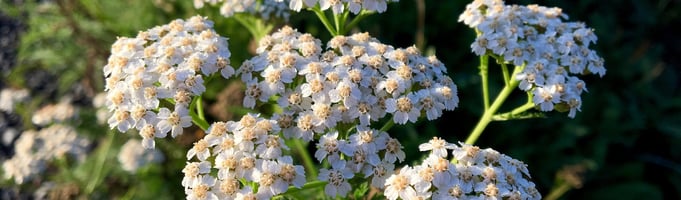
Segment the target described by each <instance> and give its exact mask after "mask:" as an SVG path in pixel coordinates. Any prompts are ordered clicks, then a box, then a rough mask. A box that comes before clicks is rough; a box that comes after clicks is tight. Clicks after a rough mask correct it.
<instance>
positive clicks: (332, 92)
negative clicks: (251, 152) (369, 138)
mask: <svg viewBox="0 0 681 200" xmlns="http://www.w3.org/2000/svg"><path fill="white" fill-rule="evenodd" d="M326 46H327V49H326V50H325V51H324V49H323V48H322V46H321V41H320V40H319V39H316V38H314V37H313V36H312V35H310V34H302V33H299V32H297V31H296V30H294V29H292V28H290V27H283V28H281V29H280V30H279V31H278V32H276V33H274V34H272V35H269V36H265V37H264V38H262V39H261V40H260V45H259V46H258V48H257V53H258V55H256V56H255V57H253V58H251V59H249V60H246V61H244V62H243V63H242V65H241V67H240V68H239V69H237V75H238V76H241V80H242V81H243V82H245V83H246V92H245V97H244V101H243V104H244V107H248V108H253V107H254V106H255V105H256V103H257V102H258V101H260V102H267V101H269V99H270V98H271V97H277V98H278V99H277V102H278V104H279V106H280V107H281V108H283V113H281V114H275V116H274V117H273V119H275V120H277V121H278V122H279V125H280V126H281V128H282V129H284V135H285V136H287V137H295V138H303V139H304V140H306V141H310V140H312V139H313V138H314V134H315V133H326V131H325V130H327V129H331V128H333V127H335V126H336V124H338V123H357V122H359V125H360V126H368V125H370V123H371V122H372V121H377V120H379V119H381V118H383V117H384V116H386V114H388V113H390V114H392V116H393V120H394V122H395V123H397V124H405V123H407V122H416V120H417V119H418V118H419V117H421V116H425V117H426V118H428V119H429V120H433V119H436V118H438V117H440V116H441V115H442V111H443V110H453V109H454V108H456V106H457V104H458V101H459V99H458V97H457V87H456V85H455V84H454V82H453V81H452V79H451V78H449V77H448V76H447V75H446V67H445V66H444V64H442V63H441V62H440V61H439V60H438V59H437V58H435V57H434V56H430V57H422V56H420V55H419V51H418V49H416V48H415V47H409V48H407V49H402V48H394V47H392V46H390V45H386V44H382V43H380V42H379V41H378V40H376V39H375V38H372V37H371V36H369V34H368V33H358V34H354V35H351V36H336V37H334V38H333V39H331V41H329V42H328V44H327V45H326Z"/></svg>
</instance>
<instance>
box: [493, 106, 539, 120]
mask: <svg viewBox="0 0 681 200" xmlns="http://www.w3.org/2000/svg"><path fill="white" fill-rule="evenodd" d="M532 108H534V103H533V102H532V101H528V102H527V103H525V104H523V105H522V106H518V107H517V108H515V109H513V110H511V112H507V113H501V114H496V115H494V116H492V120H493V121H506V120H510V119H517V116H518V115H520V114H522V113H524V112H525V111H527V110H529V109H532Z"/></svg>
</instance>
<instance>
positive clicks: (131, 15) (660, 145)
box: [0, 0, 681, 199]
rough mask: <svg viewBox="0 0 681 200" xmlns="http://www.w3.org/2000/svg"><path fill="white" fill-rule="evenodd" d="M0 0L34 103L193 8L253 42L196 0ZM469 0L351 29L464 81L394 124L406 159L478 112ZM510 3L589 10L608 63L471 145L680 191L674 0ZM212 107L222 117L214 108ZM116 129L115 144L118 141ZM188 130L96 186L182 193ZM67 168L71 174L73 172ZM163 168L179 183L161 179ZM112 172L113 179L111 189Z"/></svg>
mask: <svg viewBox="0 0 681 200" xmlns="http://www.w3.org/2000/svg"><path fill="white" fill-rule="evenodd" d="M0 2H1V3H0V12H1V13H2V14H0V17H1V18H2V20H1V22H2V24H1V25H2V27H3V30H2V31H4V29H5V27H9V28H7V29H12V30H15V31H17V30H18V32H19V34H18V35H19V37H18V38H17V39H20V40H17V41H16V44H15V45H7V44H10V43H11V41H7V44H6V45H5V46H3V49H2V51H3V52H9V53H5V54H3V55H5V56H3V57H2V59H3V60H2V62H13V65H12V66H9V65H8V66H7V67H5V66H4V65H3V66H2V68H1V70H2V71H0V87H16V88H29V89H30V90H31V96H33V97H34V98H32V99H33V101H34V102H33V103H31V104H30V105H32V106H33V107H34V108H35V107H38V106H39V105H41V104H45V103H46V102H56V101H58V100H59V97H61V96H63V95H71V96H73V97H74V99H75V100H76V101H75V102H76V103H80V104H82V105H89V104H90V102H91V98H92V97H93V96H94V95H95V94H96V93H99V92H101V91H102V88H103V81H102V79H103V78H102V74H101V67H102V66H104V64H105V63H106V59H107V58H108V54H109V52H110V46H111V44H112V43H113V42H114V41H115V40H116V37H117V36H127V37H134V36H135V35H136V34H137V32H138V31H141V30H146V29H149V28H151V27H153V26H157V25H161V24H166V23H168V22H169V21H171V20H173V19H176V18H188V17H189V16H193V15H196V14H201V15H204V16H208V18H209V19H211V20H213V21H215V23H216V31H218V32H219V33H220V34H221V35H223V36H225V37H229V38H230V39H229V43H230V50H231V52H232V54H233V55H232V63H233V65H234V66H238V63H241V61H243V60H245V59H247V58H249V57H250V56H251V53H250V52H249V45H252V42H253V41H252V40H251V38H250V35H249V33H248V32H247V31H246V30H245V28H244V27H243V26H241V25H240V24H239V23H238V22H237V21H235V20H234V19H227V18H224V17H222V16H220V15H219V13H218V11H217V9H216V8H212V9H201V10H197V9H194V8H193V6H192V2H191V1H180V0H151V1H136V0H120V1H107V0H57V1H28V0H25V1H21V0H2V1H0ZM468 3H469V1H461V0H453V1H441V0H401V1H400V2H399V3H392V4H390V5H389V8H388V10H387V12H385V13H383V14H377V15H372V16H370V17H368V18H367V19H366V20H364V21H362V22H361V23H360V24H359V26H358V27H357V28H356V31H368V32H369V33H371V35H372V36H374V37H376V38H378V39H379V40H381V41H382V42H383V43H386V44H392V45H393V46H396V47H407V46H411V45H413V44H416V45H417V46H418V47H420V48H421V49H422V51H423V52H425V53H427V54H434V55H437V57H438V58H439V59H440V60H441V61H443V62H444V63H445V64H446V66H447V67H448V70H449V74H450V76H452V78H453V79H454V81H455V83H456V84H457V85H458V87H459V98H460V99H461V103H460V104H459V108H458V109H457V110H455V111H452V112H446V113H445V114H444V116H443V117H442V118H440V119H438V120H435V121H434V122H419V123H417V124H412V125H405V126H402V127H399V128H393V130H392V131H391V135H393V136H394V137H398V138H400V141H402V142H403V145H404V146H405V151H406V152H407V157H408V158H410V159H412V160H417V159H418V158H419V156H420V155H421V154H420V153H419V152H418V151H417V150H416V149H417V146H418V144H420V143H422V142H426V141H427V140H429V139H430V138H432V137H433V136H439V137H443V138H445V139H447V140H448V141H462V140H465V138H466V137H467V134H468V133H469V132H470V131H471V130H472V129H473V126H474V125H475V123H476V122H477V119H478V118H479V116H480V115H482V100H481V92H480V91H481V90H480V85H481V84H480V78H479V76H478V75H477V73H478V72H477V65H478V58H477V57H475V56H474V55H473V53H471V51H470V48H469V46H470V44H471V42H472V41H473V39H474V32H473V31H472V30H470V29H469V28H468V27H467V26H465V25H464V24H462V23H458V22H457V19H458V15H459V14H460V13H461V12H462V11H463V10H464V8H465V5H466V4H468ZM506 4H522V5H526V4H539V5H543V6H549V7H554V6H556V7H560V8H562V9H563V12H564V13H566V14H568V15H569V16H570V21H582V22H585V23H586V24H587V26H589V27H592V28H594V29H595V33H596V35H597V36H598V42H597V44H596V45H592V48H593V49H597V51H598V52H599V55H600V56H602V57H604V58H605V64H606V68H607V69H608V71H607V73H606V75H605V76H604V77H603V78H598V77H596V76H584V77H581V78H582V79H583V80H584V81H585V82H586V83H587V88H588V91H589V92H588V93H585V94H583V96H582V98H583V102H584V103H583V106H582V112H580V113H578V114H577V116H576V117H575V118H574V119H570V118H568V117H567V114H565V113H547V115H546V116H547V117H546V118H541V119H530V120H516V121H507V122H493V123H491V124H490V126H489V127H488V128H487V129H486V130H485V132H484V133H483V135H482V136H481V139H480V140H478V142H477V144H476V145H478V146H481V147H483V148H487V147H490V148H494V149H496V150H498V151H500V152H502V153H505V154H507V155H510V156H511V157H514V158H516V159H518V160H522V161H524V162H526V163H527V164H528V165H529V169H530V172H531V174H532V178H533V180H534V182H535V184H537V188H538V189H539V191H540V192H541V193H542V195H543V196H545V197H546V196H547V195H549V193H550V192H552V191H554V192H555V191H559V190H564V191H567V192H566V193H564V195H562V196H561V197H560V198H563V199H681V68H680V67H681V58H680V56H681V38H679V37H681V31H678V30H679V28H680V26H681V0H661V1H640V0H610V1H598V0H581V1H572V0H551V1H547V0H544V1H529V0H525V1H506ZM15 20H18V21H19V22H15ZM277 23H279V25H282V24H284V23H286V22H283V21H277ZM287 24H289V25H291V26H293V27H294V28H297V29H298V30H299V31H301V32H310V33H312V34H313V35H315V36H317V37H318V38H321V39H322V41H328V38H329V37H330V36H329V35H328V33H326V32H325V30H324V29H323V26H322V25H321V23H320V22H319V21H318V20H317V19H316V18H315V17H314V15H313V14H312V13H311V12H302V13H299V14H294V15H293V16H292V17H291V19H290V20H289V22H288V23H287ZM2 33H3V34H6V33H5V32H2ZM4 41H5V40H3V42H4ZM3 44H4V43H3ZM15 48H16V49H15ZM13 49H15V51H14V52H13ZM7 55H11V56H7ZM490 74H494V75H497V74H500V70H499V69H498V68H494V67H492V68H491V71H490ZM494 75H493V76H492V79H491V83H493V84H492V85H493V87H492V90H491V92H492V95H495V94H496V92H498V91H499V90H500V88H501V85H502V79H501V76H494ZM55 82H56V83H55ZM224 84H225V82H222V83H219V82H214V83H213V86H211V87H209V91H208V93H207V94H206V95H208V99H209V100H210V101H211V103H214V104H218V103H220V101H222V100H220V99H219V98H218V96H219V95H218V93H219V92H220V91H221V90H222V89H223V88H224V86H223V85H224ZM524 100H525V98H524V94H523V93H521V92H520V91H516V92H515V93H514V94H513V96H512V97H511V99H510V100H509V101H507V103H506V107H502V109H501V111H502V112H503V111H507V110H508V109H511V108H513V107H515V106H517V105H521V104H522V103H523V102H524ZM28 107H29V108H31V106H28ZM28 110H30V109H28ZM212 118H213V119H218V118H221V117H220V116H217V114H215V115H213V116H212ZM0 120H1V119H0ZM15 121H17V120H15ZM18 121H21V120H18ZM29 121H30V120H29ZM19 123H21V126H23V128H24V129H29V128H32V127H31V126H32V125H31V124H30V123H29V122H26V120H23V122H19ZM88 123H90V121H87V120H86V119H83V120H82V121H81V122H80V127H81V128H83V127H86V128H83V129H87V128H89V127H90V126H91V125H90V126H88V125H87V124H88ZM96 130H100V131H96ZM102 130H105V128H104V129H103V128H99V129H97V128H90V131H89V132H90V134H89V136H90V137H91V138H93V139H97V138H104V137H106V136H105V135H103V134H102V132H103V131H102ZM117 137H119V138H117V143H123V142H124V141H125V140H126V138H120V137H121V136H117ZM123 137H125V136H123ZM194 139H195V138H191V136H187V138H184V139H180V140H179V141H171V140H166V142H162V143H161V146H160V147H161V149H162V150H164V152H165V153H166V154H167V155H166V156H167V157H168V158H167V160H173V159H175V160H178V161H179V162H177V163H165V164H164V165H162V166H163V167H164V168H162V167H161V166H156V167H152V168H151V169H148V170H147V171H145V172H141V173H142V175H140V176H136V177H134V178H132V180H129V178H115V177H114V175H115V173H116V171H115V170H112V172H111V173H112V174H110V175H109V176H107V178H105V180H104V181H103V184H102V186H99V187H98V188H97V190H98V191H102V192H101V193H99V194H98V195H103V196H100V197H118V196H123V195H127V193H126V192H129V191H130V190H129V189H131V188H134V187H141V188H140V189H138V190H141V191H148V192H149V193H151V194H144V192H139V191H138V192H137V193H136V194H134V195H135V197H138V198H145V196H146V198H154V197H159V195H160V197H163V196H167V197H174V198H182V197H183V195H184V193H183V191H182V189H181V186H180V185H179V179H181V173H180V170H181V168H182V167H183V166H184V161H183V159H182V157H183V155H184V152H186V151H185V150H186V148H189V145H190V144H191V143H192V142H193V141H194ZM177 147H182V148H185V149H181V148H180V149H178V148H177ZM409 162H411V161H409ZM118 173H121V172H118ZM121 176H122V175H121ZM73 180H75V182H77V180H78V178H74V179H73ZM145 181H146V182H145ZM168 181H170V182H171V183H178V184H177V185H172V184H164V183H168ZM119 185H120V186H121V187H122V188H116V186H119ZM0 186H2V187H9V186H6V185H0ZM24 188H26V187H24ZM81 195H82V194H81ZM139 195H142V196H139ZM95 197H96V196H95Z"/></svg>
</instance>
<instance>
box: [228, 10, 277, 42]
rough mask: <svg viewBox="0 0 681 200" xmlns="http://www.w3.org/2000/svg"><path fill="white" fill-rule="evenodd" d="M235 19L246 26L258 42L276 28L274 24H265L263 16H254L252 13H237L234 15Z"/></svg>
mask: <svg viewBox="0 0 681 200" xmlns="http://www.w3.org/2000/svg"><path fill="white" fill-rule="evenodd" d="M234 19H235V20H236V21H237V22H239V23H240V24H241V25H242V26H244V27H246V30H248V32H249V33H251V35H252V36H253V38H255V41H256V42H257V41H259V40H260V38H262V37H264V36H265V35H267V33H269V32H270V31H271V30H272V28H274V26H272V25H268V24H265V22H264V21H263V20H262V19H261V18H257V17H253V16H251V15H245V14H236V15H234Z"/></svg>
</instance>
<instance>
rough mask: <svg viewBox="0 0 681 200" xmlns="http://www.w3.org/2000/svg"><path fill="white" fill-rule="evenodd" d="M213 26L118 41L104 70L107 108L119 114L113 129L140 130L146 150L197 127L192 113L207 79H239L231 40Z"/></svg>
mask: <svg viewBox="0 0 681 200" xmlns="http://www.w3.org/2000/svg"><path fill="white" fill-rule="evenodd" d="M212 26H213V22H211V21H209V20H207V19H205V18H203V17H199V16H195V17H192V18H190V19H188V20H187V21H185V20H181V19H178V20H175V21H172V22H171V23H169V24H166V25H163V26H157V27H154V28H152V29H150V30H147V31H142V32H140V33H139V34H138V35H137V37H135V38H126V37H121V38H118V40H117V41H116V42H115V43H114V44H113V45H112V47H111V56H110V57H109V61H108V63H107V65H106V66H104V75H105V76H106V86H105V91H107V97H106V106H107V108H108V109H109V111H111V112H113V113H114V114H113V116H112V117H111V118H109V120H108V123H109V126H110V127H111V128H114V127H116V128H117V129H118V130H119V131H121V132H126V131H128V130H129V129H137V130H138V131H139V134H140V135H141V136H142V138H143V139H144V140H143V143H144V147H146V148H154V141H153V139H154V138H157V137H159V138H162V137H165V136H166V135H167V134H168V133H169V132H170V133H171V136H173V137H175V136H177V135H179V134H182V128H185V127H189V126H191V125H192V123H191V117H190V116H189V112H190V111H189V110H188V107H189V104H190V103H191V101H192V97H193V96H199V95H201V94H202V93H203V92H205V90H206V88H205V86H204V78H205V77H209V76H211V75H213V74H215V73H220V75H221V76H222V77H224V78H229V77H231V76H232V75H233V74H234V69H233V68H232V67H231V66H230V61H229V56H230V52H229V49H228V48H227V38H224V37H220V36H219V35H218V34H217V33H216V32H215V31H214V30H213V29H212ZM161 99H172V100H171V101H172V102H173V103H174V105H175V106H174V108H172V110H171V109H168V108H165V107H160V101H161ZM156 110H157V111H156Z"/></svg>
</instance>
